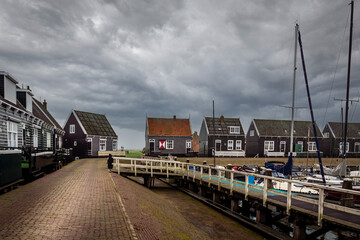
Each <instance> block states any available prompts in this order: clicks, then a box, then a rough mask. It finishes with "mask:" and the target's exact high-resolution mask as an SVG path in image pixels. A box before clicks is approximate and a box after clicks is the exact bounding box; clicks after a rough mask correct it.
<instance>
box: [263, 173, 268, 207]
mask: <svg viewBox="0 0 360 240" xmlns="http://www.w3.org/2000/svg"><path fill="white" fill-rule="evenodd" d="M267 191H268V179H267V178H264V190H263V206H264V207H266V201H267Z"/></svg>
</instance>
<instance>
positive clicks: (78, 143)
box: [64, 110, 118, 158]
mask: <svg viewBox="0 0 360 240" xmlns="http://www.w3.org/2000/svg"><path fill="white" fill-rule="evenodd" d="M64 130H65V136H64V146H65V147H66V148H72V149H73V155H74V156H75V157H80V158H82V157H97V156H104V155H108V154H109V153H111V154H113V155H117V154H118V151H117V145H118V136H117V135H116V133H115V131H114V129H113V128H112V126H111V125H110V123H109V121H108V120H107V118H106V116H105V115H103V114H96V113H89V112H83V111H78V110H72V111H71V112H70V115H69V117H68V118H67V120H66V122H65V125H64Z"/></svg>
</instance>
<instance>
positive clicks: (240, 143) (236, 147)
mask: <svg viewBox="0 0 360 240" xmlns="http://www.w3.org/2000/svg"><path fill="white" fill-rule="evenodd" d="M241 145H242V141H241V140H236V143H235V149H236V150H242V149H241Z"/></svg>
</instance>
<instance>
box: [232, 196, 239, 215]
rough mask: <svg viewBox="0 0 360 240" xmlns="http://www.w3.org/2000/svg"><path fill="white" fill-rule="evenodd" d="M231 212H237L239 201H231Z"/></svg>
mask: <svg viewBox="0 0 360 240" xmlns="http://www.w3.org/2000/svg"><path fill="white" fill-rule="evenodd" d="M231 211H233V212H239V199H236V198H234V199H231Z"/></svg>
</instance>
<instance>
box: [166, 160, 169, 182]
mask: <svg viewBox="0 0 360 240" xmlns="http://www.w3.org/2000/svg"><path fill="white" fill-rule="evenodd" d="M166 179H167V180H168V181H169V163H168V162H166Z"/></svg>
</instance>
